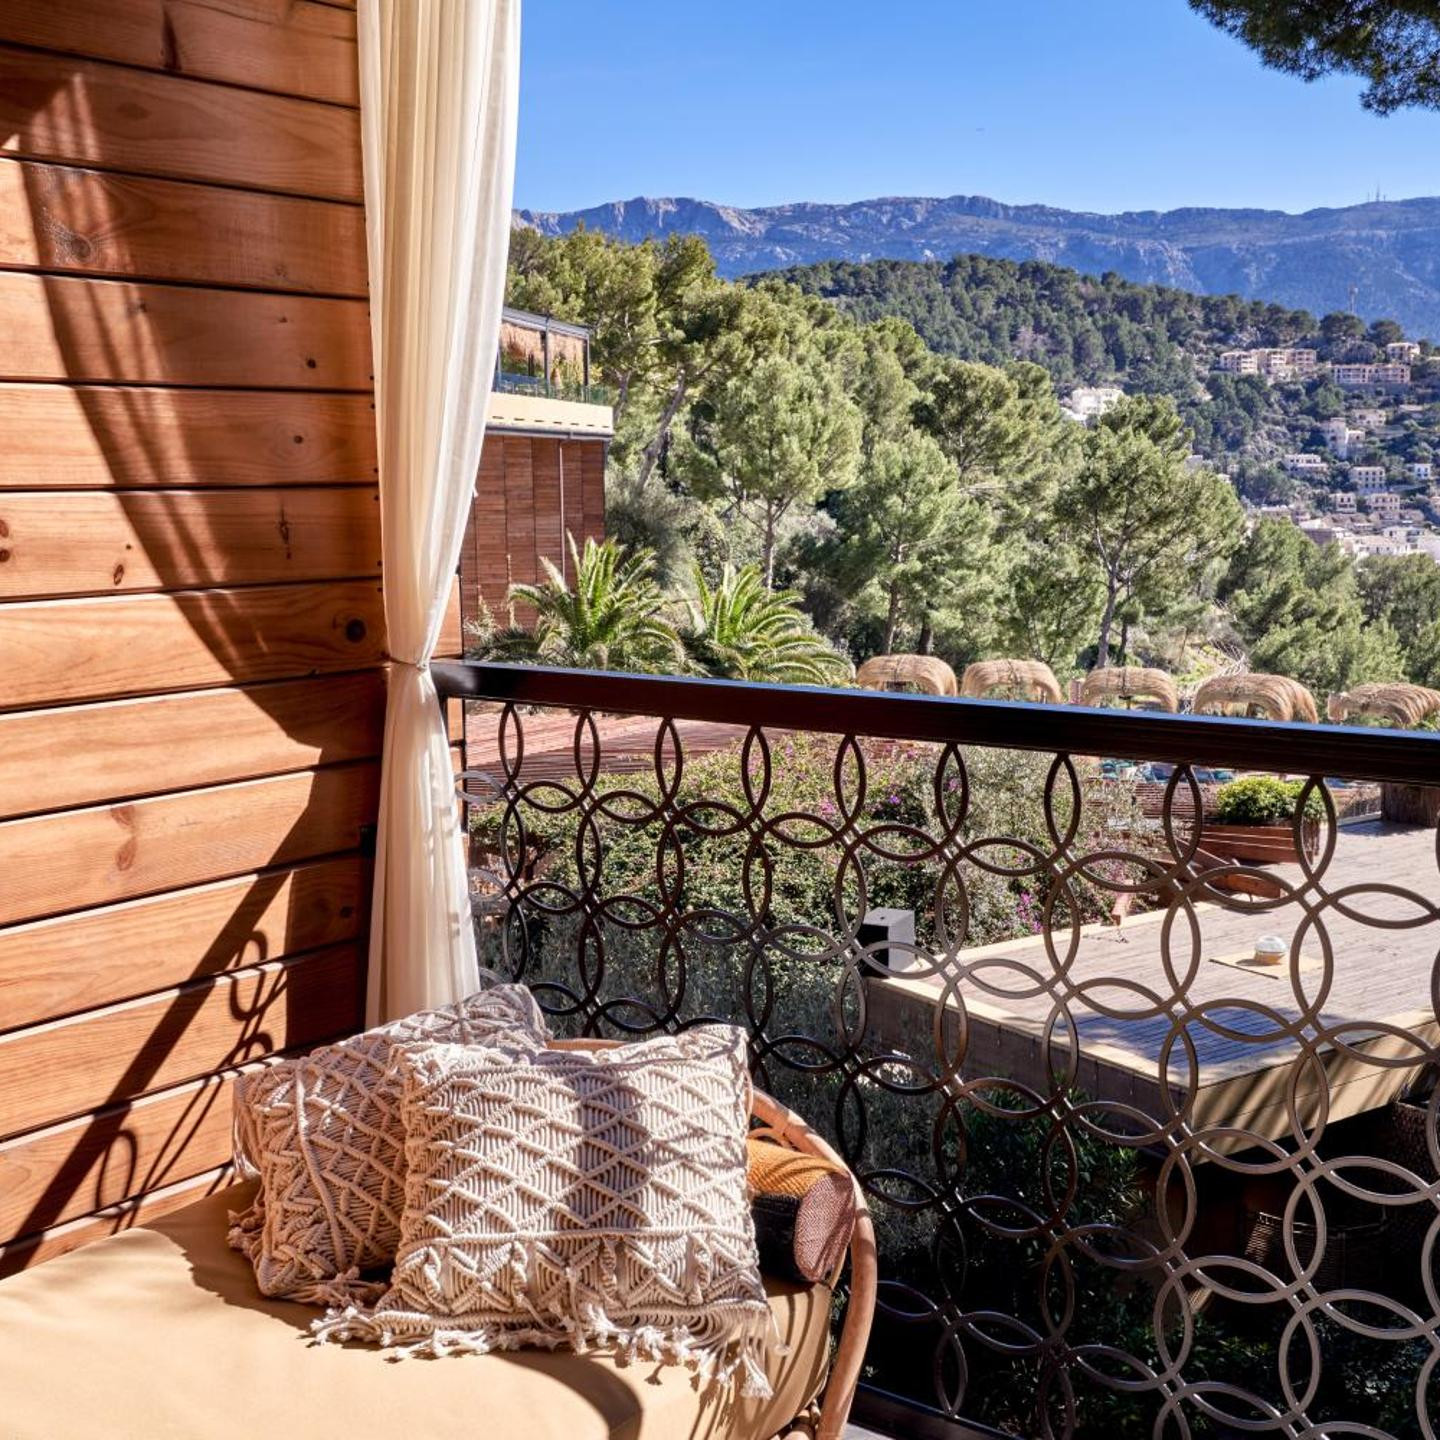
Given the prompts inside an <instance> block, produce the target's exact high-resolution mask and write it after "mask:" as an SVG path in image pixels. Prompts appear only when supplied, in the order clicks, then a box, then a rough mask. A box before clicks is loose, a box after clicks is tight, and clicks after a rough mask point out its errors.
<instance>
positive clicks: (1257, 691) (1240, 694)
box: [1190, 674, 1320, 725]
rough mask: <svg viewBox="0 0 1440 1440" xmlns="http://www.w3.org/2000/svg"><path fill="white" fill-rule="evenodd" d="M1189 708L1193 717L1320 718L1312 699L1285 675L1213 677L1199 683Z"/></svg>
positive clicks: (1307, 692) (1297, 682)
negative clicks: (1239, 714) (1241, 713)
mask: <svg viewBox="0 0 1440 1440" xmlns="http://www.w3.org/2000/svg"><path fill="white" fill-rule="evenodd" d="M1190 708H1191V710H1192V711H1194V713H1195V714H1196V715H1224V714H1228V713H1230V712H1232V711H1234V710H1237V709H1238V710H1243V711H1245V712H1246V713H1249V714H1254V713H1256V712H1258V713H1259V715H1260V717H1261V718H1263V719H1266V720H1303V721H1306V722H1307V723H1309V724H1311V725H1313V724H1315V723H1316V722H1317V721H1318V720H1319V719H1320V712H1319V710H1317V709H1316V707H1315V697H1314V696H1313V695H1312V694H1311V693H1310V692H1309V691H1308V690H1307V689H1306V688H1305V687H1304V686H1303V685H1302V684H1301V683H1300V682H1299V681H1298V680H1292V679H1291V678H1290V677H1289V676H1288V675H1258V674H1242V675H1212V676H1211V677H1210V678H1209V679H1208V680H1203V681H1201V683H1200V687H1199V689H1197V690H1196V691H1195V698H1194V700H1193V701H1192V702H1191V704H1190Z"/></svg>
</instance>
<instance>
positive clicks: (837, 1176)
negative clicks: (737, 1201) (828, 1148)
mask: <svg viewBox="0 0 1440 1440" xmlns="http://www.w3.org/2000/svg"><path fill="white" fill-rule="evenodd" d="M747 1165H748V1176H747V1180H748V1183H749V1186H750V1209H751V1213H752V1214H753V1215H754V1217H755V1240H756V1244H757V1246H758V1248H759V1251H760V1265H761V1268H762V1269H763V1270H764V1271H765V1273H766V1274H767V1275H774V1276H777V1277H779V1278H780V1279H782V1280H793V1281H796V1282H799V1283H803V1284H812V1283H814V1282H815V1281H817V1280H829V1279H830V1277H831V1276H832V1275H833V1274H834V1273H835V1271H836V1270H837V1269H839V1267H840V1262H841V1261H842V1260H843V1259H844V1258H845V1251H846V1248H847V1247H848V1246H849V1244H850V1235H851V1232H852V1231H853V1230H854V1229H855V1210H856V1206H855V1185H854V1182H853V1181H852V1180H851V1178H850V1174H849V1172H848V1171H846V1170H844V1169H842V1168H841V1167H840V1166H838V1165H833V1164H831V1162H830V1161H828V1160H824V1159H822V1158H821V1157H820V1156H818V1155H801V1154H799V1153H797V1152H796V1151H794V1150H790V1149H787V1148H786V1147H785V1146H784V1145H777V1144H775V1143H774V1142H773V1141H769V1140H758V1139H754V1138H752V1139H751V1140H750V1141H749V1142H748V1143H747Z"/></svg>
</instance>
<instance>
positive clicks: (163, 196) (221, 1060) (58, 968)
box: [0, 0, 458, 1271]
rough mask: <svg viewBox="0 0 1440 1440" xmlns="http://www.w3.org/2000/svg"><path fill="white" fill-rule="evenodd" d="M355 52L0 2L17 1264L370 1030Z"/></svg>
mask: <svg viewBox="0 0 1440 1440" xmlns="http://www.w3.org/2000/svg"><path fill="white" fill-rule="evenodd" d="M354 32H355V17H354V13H353V6H352V5H348V4H346V3H341V0H6V4H5V5H4V6H0V335H3V337H4V341H5V343H4V344H3V345H0V1271H3V1270H4V1269H13V1268H16V1267H18V1266H21V1265H24V1264H27V1263H31V1262H33V1261H34V1260H36V1259H39V1258H44V1257H45V1256H47V1255H50V1254H54V1253H58V1252H60V1251H62V1250H64V1249H67V1248H70V1247H72V1246H73V1245H76V1244H80V1243H84V1242H85V1241H86V1240H88V1239H91V1238H93V1237H94V1236H96V1235H99V1234H102V1233H105V1232H106V1231H108V1230H111V1229H114V1228H116V1227H118V1226H122V1225H125V1224H129V1223H133V1222H134V1220H135V1218H136V1217H137V1216H145V1215H154V1214H156V1213H160V1212H162V1211H163V1210H164V1209H166V1208H169V1207H171V1206H173V1205H176V1204H180V1203H184V1202H185V1201H186V1200H188V1199H190V1198H192V1197H193V1196H194V1195H195V1194H197V1193H199V1192H202V1191H204V1190H206V1189H209V1188H212V1187H213V1186H215V1185H217V1184H220V1183H223V1182H224V1181H225V1178H226V1172H225V1170H224V1168H223V1167H224V1166H225V1165H226V1163H227V1161H228V1159H229V1153H230V1128H229V1093H230V1086H229V1083H228V1082H229V1078H230V1077H231V1076H233V1074H234V1073H235V1071H236V1069H237V1068H239V1067H242V1066H246V1065H251V1064H254V1063H256V1062H258V1061H260V1060H262V1059H263V1058H264V1057H265V1056H266V1055H268V1054H271V1053H273V1052H275V1051H278V1050H284V1049H291V1048H295V1047H301V1046H306V1045H309V1044H311V1043H313V1042H316V1041H319V1040H323V1039H326V1038H329V1037H332V1036H335V1035H338V1034H341V1033H345V1032H347V1031H349V1030H351V1029H353V1028H354V1027H355V1026H356V1023H357V1019H358V1015H359V1010H358V996H359V994H360V993H361V985H362V981H363V975H362V964H363V956H364V943H365V923H366V903H367V895H368V888H369V883H370V873H369V872H370V867H369V862H368V860H367V859H366V848H367V840H368V834H367V832H368V831H369V829H370V828H371V827H372V826H373V822H374V818H375V803H376V800H375V797H376V781H377V770H378V763H377V757H378V754H379V749H380V741H381V733H382V728H383V704H384V687H383V672H382V671H381V670H380V669H379V668H378V666H379V664H380V662H381V660H382V658H383V656H384V653H385V637H384V617H383V609H382V605H381V596H380V586H379V567H380V537H379V524H378V512H379V506H378V497H377V493H376V479H375V477H376V461H375V439H374V412H373V403H372V397H371V394H370V390H371V373H370V341H369V320H368V314H367V306H366V300H365V294H366V261H365V227H364V213H363V209H362V205H361V190H362V187H361V164H360V141H359V116H358V109H357V103H356V57H355V35H354ZM452 609H453V607H452ZM457 619H458V617H455V616H452V623H451V625H450V627H449V630H448V641H449V644H448V646H447V647H446V648H448V649H449V650H450V651H451V652H452V653H453V650H454V648H455V646H456V645H457V644H458V623H456V620H457Z"/></svg>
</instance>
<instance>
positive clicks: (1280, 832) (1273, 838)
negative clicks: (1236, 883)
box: [1200, 775, 1325, 865]
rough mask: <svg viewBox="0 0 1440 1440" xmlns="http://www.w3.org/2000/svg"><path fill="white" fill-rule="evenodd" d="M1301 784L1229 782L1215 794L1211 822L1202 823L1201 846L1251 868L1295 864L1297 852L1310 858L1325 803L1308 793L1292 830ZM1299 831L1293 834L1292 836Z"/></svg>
mask: <svg viewBox="0 0 1440 1440" xmlns="http://www.w3.org/2000/svg"><path fill="white" fill-rule="evenodd" d="M1304 788H1305V782H1304V781H1303V780H1278V779H1276V778H1275V777H1273V776H1270V775H1254V776H1251V777H1249V778H1248V779H1245V780H1232V781H1231V782H1230V783H1229V784H1228V785H1222V786H1221V787H1220V789H1219V790H1218V791H1216V794H1215V818H1214V820H1213V821H1212V820H1209V819H1207V820H1206V822H1205V830H1204V835H1203V838H1202V839H1201V842H1200V843H1201V844H1202V845H1203V846H1204V848H1205V849H1206V850H1208V851H1209V852H1210V853H1211V854H1212V855H1215V856H1216V857H1218V858H1219V859H1221V860H1229V861H1240V862H1242V863H1246V864H1255V865H1284V864H1292V865H1293V864H1298V863H1299V861H1300V851H1299V849H1298V848H1297V841H1298V843H1299V844H1301V845H1303V846H1304V850H1305V854H1306V855H1308V856H1313V855H1314V854H1315V853H1316V851H1317V850H1318V849H1319V844H1320V819H1321V817H1322V816H1323V815H1324V813H1325V806H1324V802H1323V801H1322V800H1321V799H1320V796H1319V794H1318V793H1317V792H1314V791H1312V792H1311V794H1310V796H1309V797H1308V798H1307V800H1306V802H1305V814H1304V815H1303V816H1302V817H1301V819H1300V823H1299V825H1298V826H1297V825H1296V821H1295V809H1296V806H1297V805H1298V804H1299V803H1300V794H1301V791H1303V790H1304ZM1297 831H1298V834H1297Z"/></svg>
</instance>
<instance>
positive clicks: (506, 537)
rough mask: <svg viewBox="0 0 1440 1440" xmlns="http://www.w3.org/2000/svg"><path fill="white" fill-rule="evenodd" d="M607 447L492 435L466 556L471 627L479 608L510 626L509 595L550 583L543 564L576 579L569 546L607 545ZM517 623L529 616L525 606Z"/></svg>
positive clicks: (465, 600) (465, 608)
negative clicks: (520, 586) (520, 585)
mask: <svg viewBox="0 0 1440 1440" xmlns="http://www.w3.org/2000/svg"><path fill="white" fill-rule="evenodd" d="M605 450H606V442H605V441H603V440H561V439H558V438H556V437H553V436H545V435H516V434H505V433H499V432H492V433H491V434H490V435H488V436H487V437H486V440H485V449H484V453H483V454H482V456H481V461H480V479H479V483H478V485H477V486H476V490H475V504H474V506H473V507H472V509H471V514H470V524H469V528H468V529H467V531H466V534H465V545H464V547H463V549H462V550H461V557H460V596H461V599H460V608H461V614H462V616H463V617H464V619H465V620H466V622H469V621H471V620H474V619H476V618H477V617H478V616H479V614H480V608H481V603H482V601H483V603H484V605H485V606H486V607H488V608H489V611H490V613H491V616H492V617H493V618H494V620H495V621H496V623H498V624H505V623H507V621H508V618H509V610H508V607H507V606H506V602H505V594H506V591H507V590H508V589H509V587H510V586H511V585H512V584H514V583H516V582H517V581H534V580H543V579H544V578H545V569H544V566H543V565H542V564H541V563H540V562H541V558H542V557H544V558H545V559H548V560H550V561H551V562H552V563H554V564H555V565H557V566H561V567H563V568H564V570H565V573H566V574H567V575H569V573H570V568H571V567H570V560H569V553H568V549H567V546H566V543H565V536H566V533H567V532H568V533H569V534H571V535H573V536H574V537H575V543H576V544H577V545H584V543H585V541H586V540H587V539H590V538H593V539H596V540H603V539H604V538H605ZM515 618H516V620H517V622H518V623H520V624H525V623H527V622H528V620H529V619H530V618H532V617H529V616H528V615H527V614H526V613H525V611H524V607H520V609H519V612H518V613H517V614H516V617H515Z"/></svg>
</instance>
